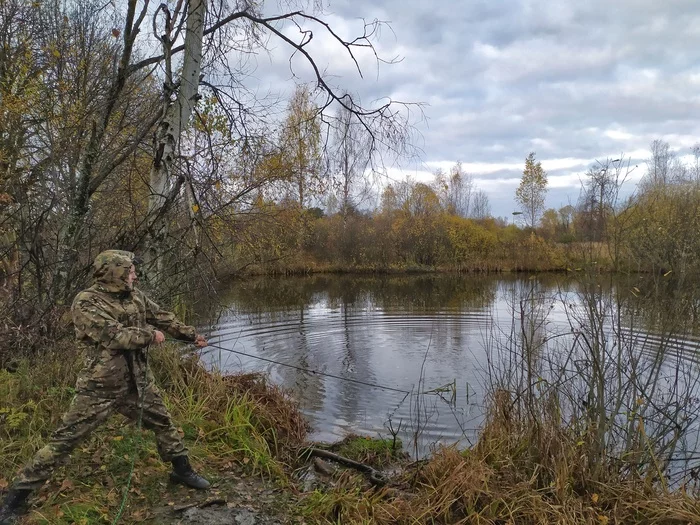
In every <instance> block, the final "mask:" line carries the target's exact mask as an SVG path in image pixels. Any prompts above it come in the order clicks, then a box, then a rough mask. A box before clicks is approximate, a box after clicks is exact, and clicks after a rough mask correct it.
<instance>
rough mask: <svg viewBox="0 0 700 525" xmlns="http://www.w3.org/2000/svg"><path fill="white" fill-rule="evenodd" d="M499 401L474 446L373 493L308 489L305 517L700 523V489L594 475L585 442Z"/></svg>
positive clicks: (497, 524) (357, 487)
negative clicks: (523, 419)
mask: <svg viewBox="0 0 700 525" xmlns="http://www.w3.org/2000/svg"><path fill="white" fill-rule="evenodd" d="M500 401H501V403H500V404H499V403H494V405H493V409H492V410H491V413H490V415H489V418H488V422H487V424H486V425H485V427H484V430H483V432H482V434H481V436H480V439H479V442H478V444H477V445H476V446H475V447H474V448H473V449H471V450H468V451H458V450H456V449H455V448H443V449H441V450H439V451H438V452H437V453H436V454H435V455H434V456H433V457H431V458H430V460H429V461H427V462H419V463H416V464H415V466H414V467H413V468H410V469H408V470H407V471H406V472H405V473H404V474H403V476H402V478H401V479H400V480H399V482H398V483H396V484H394V486H393V487H392V488H390V489H384V490H382V491H379V492H378V491H376V490H374V489H369V490H367V489H366V488H362V484H361V479H360V478H356V477H354V478H353V482H348V481H345V482H342V483H338V484H337V485H336V486H335V487H333V488H332V489H331V490H329V491H328V492H326V493H320V492H314V493H312V494H308V495H307V496H306V498H305V500H304V501H303V504H302V514H304V515H305V517H306V519H312V520H315V521H316V522H318V523H343V524H346V523H348V524H364V523H376V524H387V525H389V524H399V525H402V524H406V525H409V524H410V525H416V524H431V525H432V524H475V525H476V524H493V525H506V524H512V525H516V524H550V523H558V524H582V523H595V524H613V523H616V524H617V523H619V524H622V523H625V524H627V523H635V524H636V523H638V524H651V525H657V524H658V525H662V524H664V525H667V524H679V525H680V524H684V525H685V524H691V523H692V524H695V523H700V501H699V500H698V499H697V498H696V496H695V495H694V494H689V493H688V492H686V490H685V489H683V488H679V489H678V490H675V491H667V490H663V489H662V488H659V486H658V484H653V483H645V482H644V481H640V480H631V479H623V478H621V477H619V476H617V475H616V476H614V477H611V478H610V479H609V480H607V481H605V482H600V481H594V480H593V477H592V475H591V469H590V466H589V465H587V464H585V462H582V458H583V457H584V455H583V454H581V450H580V449H581V444H580V440H578V441H577V440H575V439H573V437H572V436H567V435H566V433H565V432H562V431H561V430H560V428H559V426H553V425H550V426H541V427H539V428H534V427H531V426H530V427H528V426H525V425H519V424H518V422H517V421H515V420H514V419H513V417H512V416H511V415H510V414H509V412H508V409H507V406H506V405H504V404H503V402H504V401H505V399H501V400H500ZM609 470H610V472H611V473H612V472H613V470H614V469H613V468H612V466H610V469H609Z"/></svg>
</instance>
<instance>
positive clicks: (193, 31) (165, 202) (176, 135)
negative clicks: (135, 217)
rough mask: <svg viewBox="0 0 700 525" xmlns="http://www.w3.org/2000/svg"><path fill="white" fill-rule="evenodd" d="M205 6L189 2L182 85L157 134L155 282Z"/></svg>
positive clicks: (200, 0) (151, 248)
mask: <svg viewBox="0 0 700 525" xmlns="http://www.w3.org/2000/svg"><path fill="white" fill-rule="evenodd" d="M206 7H207V6H206V0H190V1H189V2H188V10H187V26H186V32H185V53H184V58H183V66H182V77H181V78H180V82H179V84H180V87H179V90H178V95H177V99H176V100H175V101H174V102H173V103H170V104H169V105H168V107H167V108H166V111H165V114H164V116H163V120H162V121H161V122H160V124H159V126H158V131H157V135H156V143H155V152H154V154H155V157H154V160H153V166H152V168H151V177H150V184H151V195H150V197H149V203H148V217H149V222H151V237H150V238H149V241H148V246H147V247H146V248H147V249H146V252H145V254H144V255H145V259H146V260H145V262H146V273H147V276H148V278H149V280H151V282H153V283H154V284H155V283H157V282H158V280H159V276H160V275H161V271H160V270H162V268H163V261H162V258H161V257H160V255H161V254H162V253H163V251H164V248H165V239H166V237H167V220H166V215H167V213H166V212H167V209H168V208H169V207H170V206H171V205H172V203H173V201H174V199H175V198H176V197H177V194H178V193H179V189H180V188H181V187H182V184H183V182H184V179H183V178H181V177H179V178H178V179H174V174H173V170H174V168H175V162H176V159H177V156H178V149H179V145H180V136H181V134H182V132H183V131H185V129H186V128H187V126H188V125H189V122H190V118H191V116H192V111H193V109H194V106H195V104H196V103H197V91H198V89H199V75H200V71H201V63H202V36H203V32H204V18H205V14H206Z"/></svg>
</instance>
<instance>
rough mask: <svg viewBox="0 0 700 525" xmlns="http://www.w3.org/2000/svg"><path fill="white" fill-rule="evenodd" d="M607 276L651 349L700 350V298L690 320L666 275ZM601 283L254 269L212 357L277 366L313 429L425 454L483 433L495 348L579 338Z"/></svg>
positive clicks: (276, 376) (225, 312)
mask: <svg viewBox="0 0 700 525" xmlns="http://www.w3.org/2000/svg"><path fill="white" fill-rule="evenodd" d="M599 279H600V282H599V283H598V284H596V285H595V287H597V291H594V292H593V293H594V294H599V297H601V298H602V297H608V298H610V297H615V298H616V302H615V304H616V308H615V309H613V310H606V312H607V313H605V315H608V316H615V315H617V314H618V313H619V315H620V316H621V321H620V320H618V321H620V323H619V325H620V326H626V327H627V329H629V331H630V333H631V336H633V337H634V338H635V340H638V341H639V344H638V347H639V348H640V349H643V351H644V352H647V353H649V352H651V353H653V352H654V350H653V349H654V348H655V345H654V342H655V341H660V340H663V341H665V342H666V343H667V348H668V355H669V356H670V355H673V356H675V357H676V358H678V357H679V356H680V357H681V358H682V359H687V360H691V361H692V360H694V359H695V358H696V356H697V355H698V349H699V348H700V342H699V341H700V338H698V336H697V331H696V327H697V313H698V303H697V294H695V293H690V294H689V295H687V296H684V297H685V299H684V300H683V301H684V302H683V303H682V304H684V305H685V310H684V313H683V315H682V316H680V315H674V314H673V313H672V312H671V309H669V307H668V304H676V303H678V302H679V299H678V298H677V297H674V296H673V294H672V293H671V292H666V291H664V289H663V285H664V283H663V282H662V283H659V281H658V279H656V278H652V277H649V276H646V277H645V276H637V277H632V278H628V279H626V280H624V281H623V280H620V279H611V278H610V277H609V276H603V277H600V278H599ZM595 287H594V288H595ZM686 288H687V287H686ZM589 289H590V286H589V287H587V288H585V290H584V287H583V286H582V285H581V284H580V283H579V280H577V278H576V276H571V275H537V276H535V275H524V276H520V275H519V276H496V277H494V276H485V275H466V276H463V275H433V274H430V275H424V274H421V275H402V276H357V275H355V276H353V275H343V276H335V275H317V276H312V277H290V278H269V277H268V278H250V279H245V280H240V281H237V282H234V283H233V284H232V285H231V286H230V288H229V289H228V290H225V291H224V292H222V295H221V300H222V304H223V305H224V306H223V307H222V308H221V309H220V311H219V312H218V313H217V315H216V317H215V318H214V319H213V320H211V325H210V332H209V333H210V343H212V345H215V346H216V347H210V348H209V349H207V352H206V354H205V359H206V361H207V362H208V363H209V365H210V366H215V367H218V368H220V369H222V370H225V371H230V372H238V371H263V372H266V373H269V375H270V378H271V380H272V381H273V382H275V383H277V384H279V385H282V386H283V387H285V388H287V389H289V390H291V391H292V392H293V394H294V396H295V398H296V399H297V400H298V401H299V403H300V405H301V408H302V410H303V412H304V413H305V414H306V416H307V417H308V419H309V421H310V423H311V426H312V429H313V431H312V435H311V439H314V440H321V441H334V440H338V439H341V438H343V437H344V436H346V435H347V434H349V433H357V434H363V435H369V436H378V435H380V436H382V437H390V436H391V435H392V433H397V434H398V436H399V437H400V438H401V439H402V440H403V441H404V445H405V447H406V448H407V449H408V450H409V451H411V452H412V453H413V454H414V455H415V456H422V455H424V454H425V453H426V452H428V451H429V450H430V449H431V448H432V447H434V446H435V445H437V444H441V443H442V444H451V443H455V442H458V443H460V444H462V445H468V444H470V443H473V442H474V440H475V438H476V435H477V432H478V429H479V427H480V425H481V424H482V423H483V420H484V410H485V407H484V399H485V397H484V396H485V393H486V392H488V391H489V390H490V389H492V388H493V386H494V371H495V370H498V369H501V368H499V363H495V362H494V360H498V359H502V355H503V354H502V353H499V352H498V351H497V350H498V349H499V348H501V349H502V348H506V347H508V345H509V342H510V343H512V342H513V340H514V338H518V337H522V336H523V334H527V333H530V334H531V335H532V337H535V338H537V339H538V341H554V340H557V339H558V340H559V341H558V344H564V345H567V344H570V342H571V341H572V340H573V337H574V335H573V334H574V333H575V332H576V330H577V329H578V328H577V327H578V324H579V323H580V322H581V321H580V319H579V318H578V317H577V316H576V315H575V314H574V313H572V312H575V311H576V309H577V308H580V307H581V306H582V305H585V304H586V303H587V301H588V299H589V296H587V295H586V294H587V293H588V291H587V290H589ZM674 289H675V288H674ZM659 290H661V292H660V291H659ZM659 293H661V295H663V296H664V297H666V296H668V302H664V301H665V300H661V299H659V295H658V294H659ZM524 305H525V306H524ZM669 323H671V324H673V326H672V327H671V328H669V327H668V324H669ZM525 325H527V326H525ZM499 355H500V356H501V357H498V356H499ZM311 371H314V372H317V373H313V372H311Z"/></svg>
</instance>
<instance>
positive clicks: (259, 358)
mask: <svg viewBox="0 0 700 525" xmlns="http://www.w3.org/2000/svg"><path fill="white" fill-rule="evenodd" d="M207 346H208V347H211V348H216V349H217V350H223V351H225V352H230V353H232V354H238V355H242V356H245V357H250V358H251V359H258V360H259V361H265V362H267V363H271V364H274V365H279V366H285V367H287V368H292V369H294V370H299V371H300V372H305V373H307V374H312V375H319V376H324V377H332V378H333V379H338V380H340V381H346V382H348V383H355V384H358V385H363V386H368V387H371V388H379V389H381V390H388V391H390V392H399V393H401V394H410V393H411V391H409V390H402V389H400V388H394V387H390V386H384V385H379V384H377V383H369V382H367V381H362V380H360V379H351V378H349V377H342V376H338V375H335V374H329V373H328V372H321V371H319V370H313V369H311V368H304V367H301V366H297V365H292V364H290V363H282V362H280V361H275V360H274V359H268V358H267V357H260V356H257V355H252V354H248V353H246V352H241V351H240V350H233V349H231V348H224V347H223V346H219V345H216V344H212V343H208V344H207Z"/></svg>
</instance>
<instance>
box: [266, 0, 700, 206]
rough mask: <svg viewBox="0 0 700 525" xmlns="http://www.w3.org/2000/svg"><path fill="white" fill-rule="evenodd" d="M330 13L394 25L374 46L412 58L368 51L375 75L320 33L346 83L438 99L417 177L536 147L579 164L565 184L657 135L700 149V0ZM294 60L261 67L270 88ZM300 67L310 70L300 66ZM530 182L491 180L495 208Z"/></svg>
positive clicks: (530, 2) (550, 0) (341, 19)
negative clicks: (438, 166)
mask: <svg viewBox="0 0 700 525" xmlns="http://www.w3.org/2000/svg"><path fill="white" fill-rule="evenodd" d="M326 11H327V14H328V19H329V21H330V22H331V23H333V24H334V26H335V27H337V28H338V31H339V32H340V33H341V34H343V35H344V36H351V35H354V34H356V33H357V32H358V31H360V30H361V27H362V22H361V20H359V17H364V18H365V19H367V20H371V19H373V18H375V17H376V18H378V19H381V20H387V21H390V22H391V27H392V28H393V32H394V33H392V32H391V31H386V30H385V31H383V32H382V35H381V39H380V40H379V41H378V43H377V49H378V51H379V52H380V54H381V55H382V56H384V57H385V58H391V57H394V56H397V55H399V56H401V57H403V60H402V62H400V63H398V64H393V65H380V66H379V70H378V71H377V69H376V65H375V64H374V63H373V62H372V59H371V58H372V57H371V56H370V55H366V56H361V57H360V59H361V64H362V65H363V67H364V69H365V78H364V79H361V78H360V77H359V75H357V72H356V71H355V70H354V65H353V63H352V62H351V61H350V60H349V59H348V58H347V57H345V56H344V54H343V53H344V52H343V50H342V49H340V48H339V47H338V46H334V45H333V44H332V41H331V40H330V39H328V38H324V37H323V36H322V35H321V34H320V33H315V45H316V47H313V48H312V51H313V52H314V54H315V56H317V57H318V60H319V64H320V65H321V66H322V67H323V68H327V70H328V72H329V73H330V74H332V75H334V76H333V77H332V80H333V82H334V83H335V84H337V85H342V86H344V87H346V88H347V89H349V90H351V91H353V92H357V93H360V94H361V96H362V98H363V100H364V101H370V100H373V99H376V98H379V97H382V96H390V97H392V98H395V99H400V100H408V101H416V102H426V103H428V104H429V106H428V107H427V108H426V114H427V116H428V118H429V120H428V123H427V124H426V125H425V126H424V127H422V128H421V129H420V131H421V133H422V136H423V140H424V143H423V144H422V147H423V149H424V151H425V156H424V159H423V161H424V163H423V164H422V165H418V166H411V167H409V170H420V171H430V170H431V167H430V166H431V165H434V164H435V163H439V162H455V161H457V160H462V161H464V162H474V163H494V164H499V163H522V162H523V161H524V158H525V157H526V155H527V154H528V152H529V151H532V150H534V151H536V152H537V155H538V158H539V159H540V160H542V161H543V162H544V163H545V165H546V162H547V161H548V160H556V159H564V158H573V159H580V164H579V165H576V166H574V167H571V168H567V169H564V170H560V171H561V173H560V174H561V175H562V176H566V175H571V174H572V173H583V172H585V170H586V168H587V167H588V166H590V165H591V163H592V162H593V161H594V160H595V159H604V158H606V157H608V156H618V155H619V154H620V153H627V154H633V155H635V162H638V161H640V160H641V156H640V155H641V151H642V150H644V149H645V148H647V147H648V144H649V142H650V141H651V140H653V139H655V138H662V139H665V140H667V141H668V142H670V143H671V146H672V147H674V148H676V149H678V150H679V152H680V153H682V154H684V153H686V152H688V148H689V147H690V146H691V145H692V144H693V143H694V142H696V141H700V118H699V117H700V4H698V3H697V2H696V0H668V1H664V2H658V1H657V0H615V1H614V2H610V1H603V0H592V1H589V2H562V1H561V0H519V1H515V0H509V1H504V2H494V1H488V0H479V1H442V2H433V3H431V2H424V1H416V0H386V1H383V2H381V3H377V2H374V1H371V0H330V5H329V6H328V7H327V8H326ZM290 30H291V28H290ZM287 57H288V51H287V50H286V49H284V47H283V46H281V45H279V46H277V48H276V49H275V50H274V51H273V53H272V59H271V61H267V60H266V59H259V63H258V72H257V75H256V77H257V79H258V80H259V81H260V83H261V84H266V83H267V84H269V85H270V86H280V85H286V84H285V82H288V79H289V69H288V66H289V64H288V61H287ZM293 65H294V67H295V70H296V71H297V73H298V74H299V75H300V76H301V77H302V78H304V77H305V75H308V71H307V70H305V66H304V65H303V64H302V63H301V62H300V61H294V62H293ZM288 87H289V86H288ZM290 89H291V88H290ZM550 174H551V175H554V174H552V173H550ZM557 174H559V172H557ZM476 175H479V174H476ZM519 175H520V173H519V172H518V170H516V169H513V170H509V171H507V172H503V171H498V170H491V171H490V172H489V173H488V174H484V175H483V177H482V178H483V179H484V180H489V181H498V180H503V181H504V182H503V183H502V186H501V187H499V186H498V185H497V183H491V184H489V185H488V189H487V191H488V192H489V194H490V196H491V197H492V200H494V201H497V202H498V208H499V209H494V211H495V213H496V214H505V213H507V212H508V209H509V208H511V207H512V190H513V188H512V184H510V183H508V182H507V180H508V179H512V178H517V177H519ZM569 179H570V180H572V181H574V180H575V177H569ZM506 192H510V194H509V198H510V199H511V204H508V203H507V200H506V196H505V194H506ZM555 193H556V194H557V198H556V200H560V201H561V202H564V203H565V202H566V201H567V199H568V197H570V198H571V200H573V201H575V199H576V198H577V196H578V188H577V187H576V185H575V183H573V182H572V186H571V188H570V190H569V193H568V194H567V190H566V188H557V189H556V192H555ZM551 200H552V199H550V201H551ZM552 204H555V205H556V204H559V203H552ZM494 207H495V206H494Z"/></svg>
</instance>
